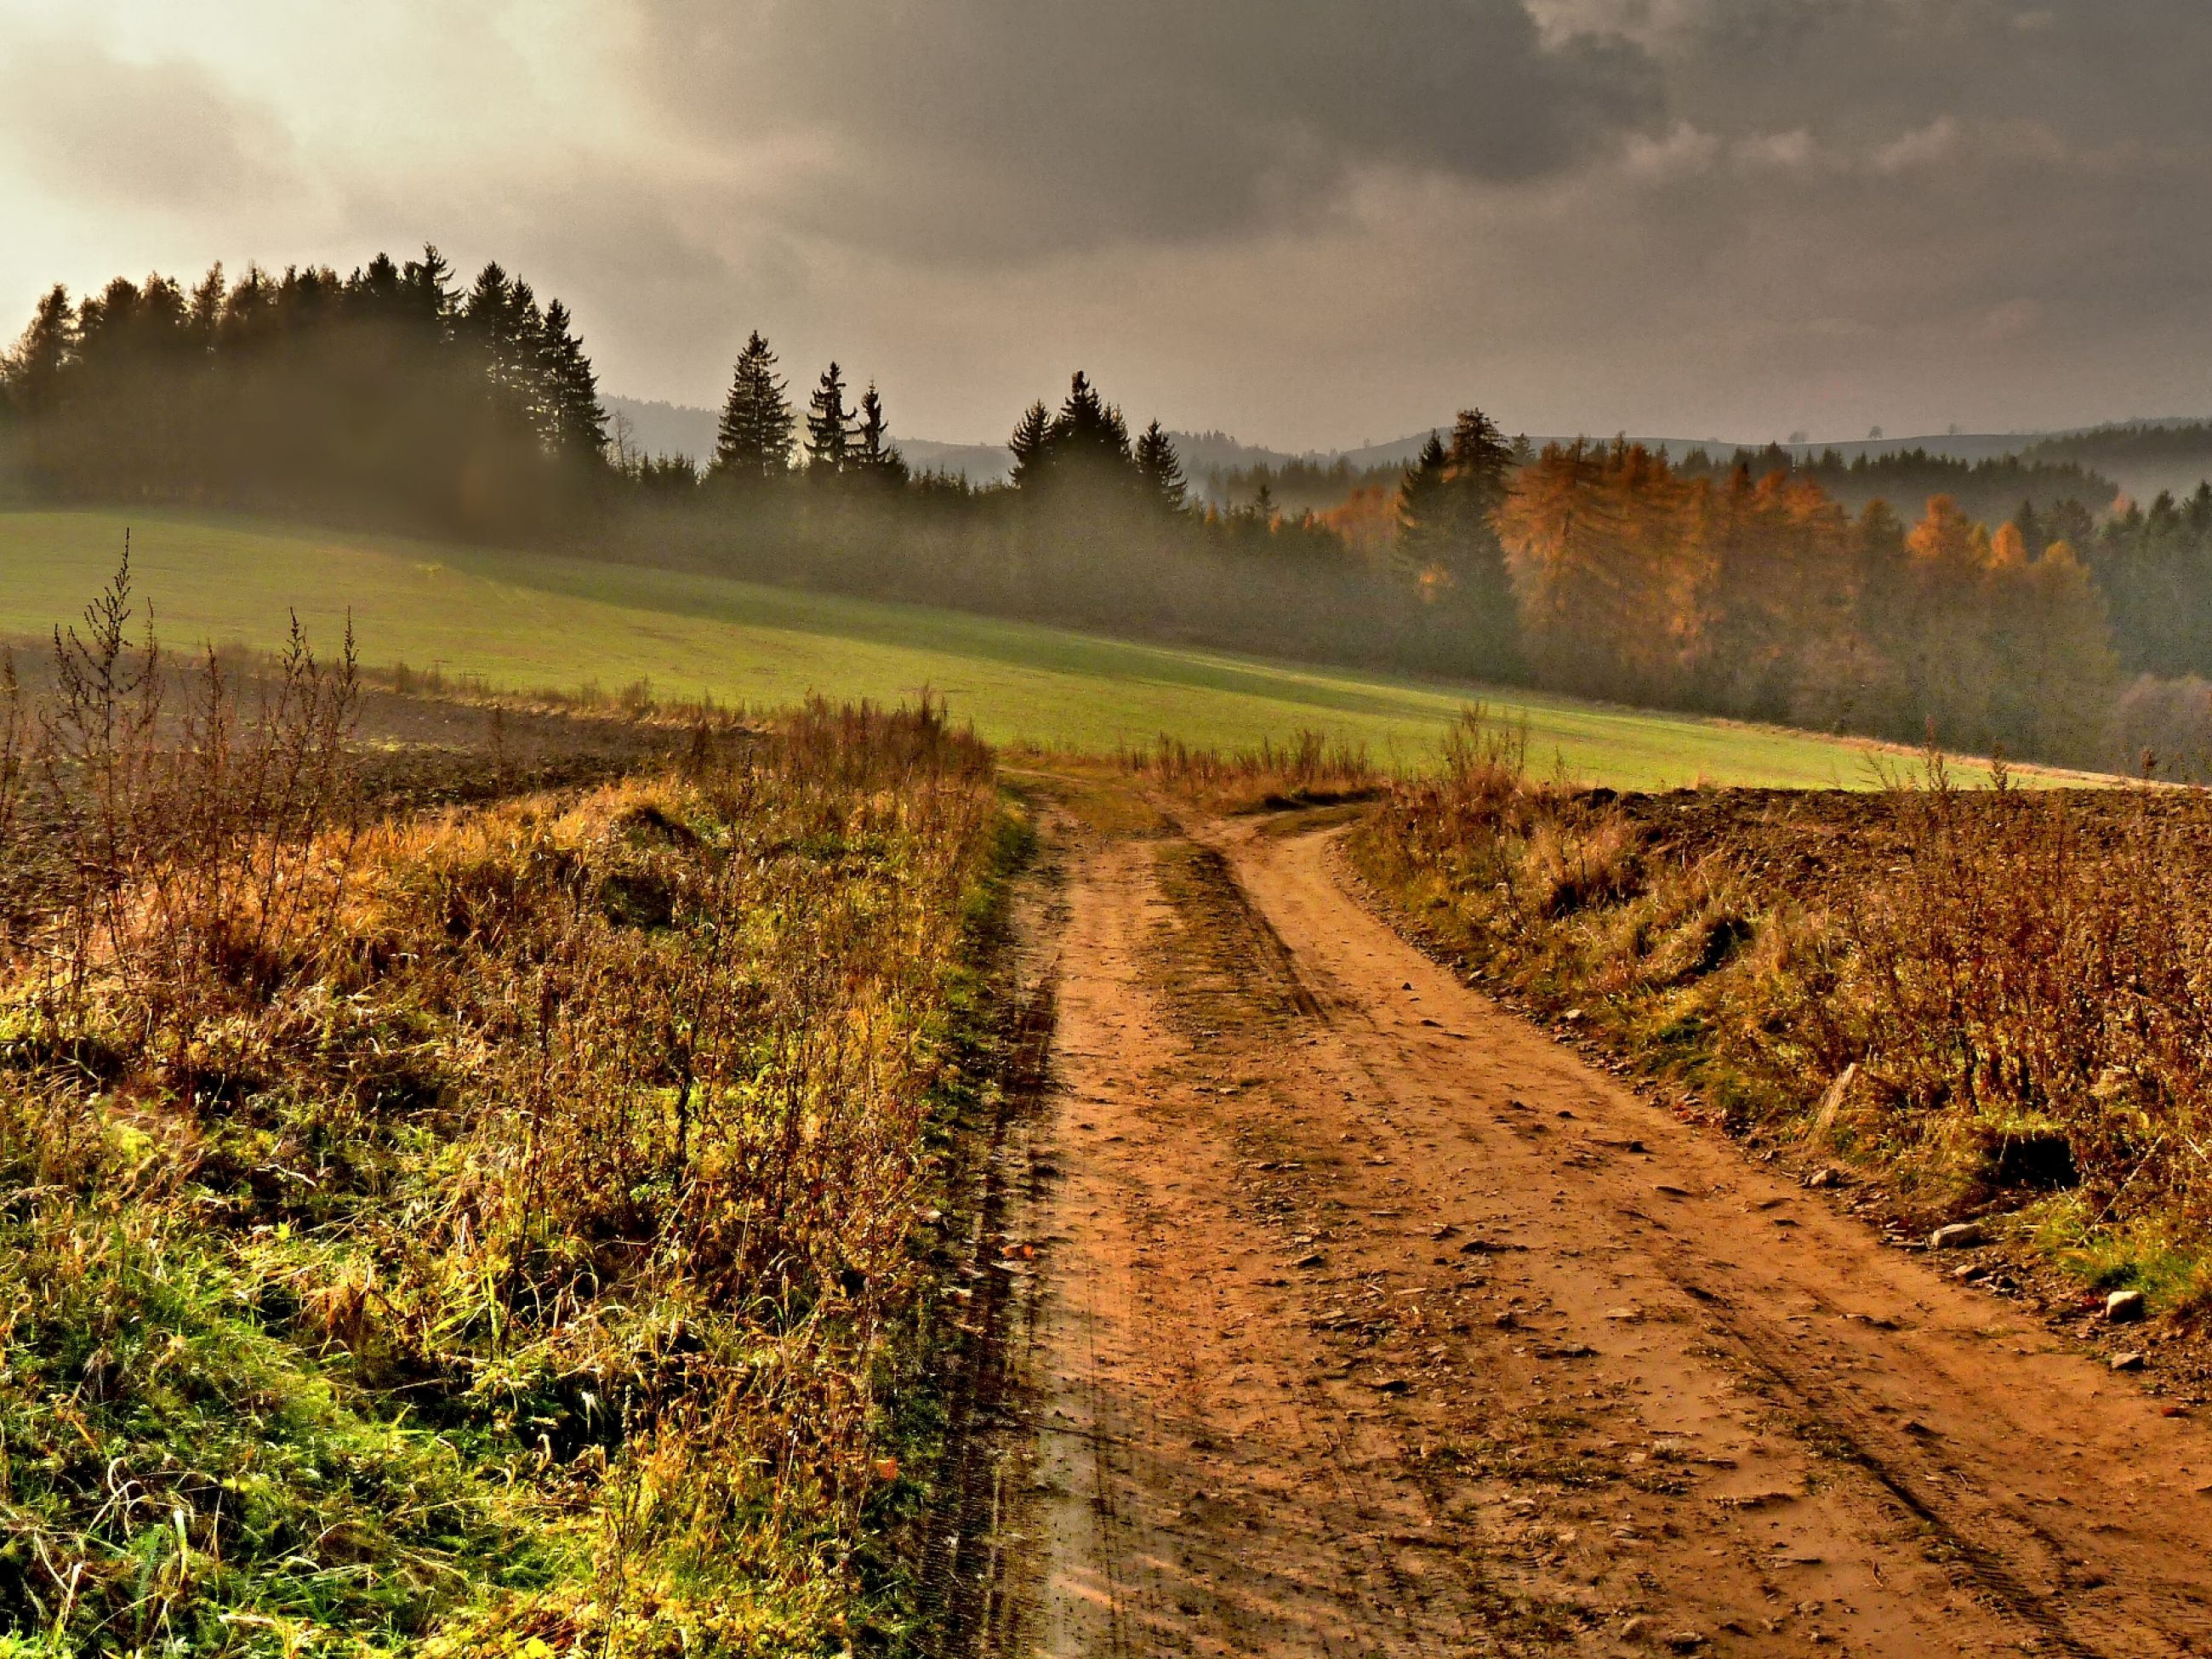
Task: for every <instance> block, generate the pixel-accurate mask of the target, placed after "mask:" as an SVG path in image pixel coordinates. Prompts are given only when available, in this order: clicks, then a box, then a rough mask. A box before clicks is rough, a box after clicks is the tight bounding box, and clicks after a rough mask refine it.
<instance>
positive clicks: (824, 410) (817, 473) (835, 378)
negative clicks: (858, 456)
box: [806, 362, 854, 478]
mask: <svg viewBox="0 0 2212 1659" xmlns="http://www.w3.org/2000/svg"><path fill="white" fill-rule="evenodd" d="M806 410H807V412H806V471H807V476H808V477H812V478H834V477H837V476H838V474H840V473H842V472H844V471H847V470H848V468H849V467H850V466H851V465H852V453H853V442H854V431H853V417H852V416H851V414H850V413H849V412H848V410H846V408H845V377H844V374H843V372H842V370H840V369H839V368H838V367H837V365H836V363H834V362H833V363H831V364H830V365H829V368H825V369H824V370H823V371H822V379H821V380H820V382H819V383H818V384H817V386H815V388H814V395H813V396H812V397H811V398H809V399H808V400H807V405H806Z"/></svg>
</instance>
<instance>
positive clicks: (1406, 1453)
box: [991, 820, 2212, 1656]
mask: <svg viewBox="0 0 2212 1659" xmlns="http://www.w3.org/2000/svg"><path fill="white" fill-rule="evenodd" d="M1295 828H1296V826H1294V825H1288V824H1285V823H1283V822H1282V821H1280V820H1277V821H1274V822H1273V823H1268V822H1264V821H1247V822H1243V823H1240V824H1237V825H1235V826H1228V825H1219V824H1216V825H1210V826H1202V827H1200V828H1199V829H1195V830H1193V831H1190V832H1188V833H1185V832H1180V831H1178V830H1176V829H1174V828H1172V827H1168V828H1164V829H1159V830H1156V831H1155V832H1154V833H1152V834H1151V835H1136V836H1130V835H1104V834H1097V833H1085V832H1083V831H1081V830H1080V829H1075V830H1072V831H1071V834H1072V835H1073V836H1074V840H1073V842H1072V843H1071V851H1070V853H1069V855H1068V864H1067V883H1066V891H1065V901H1066V902H1065V908H1064V915H1065V927H1064V933H1063V934H1062V937H1061V939H1060V945H1059V950H1060V963H1061V964H1062V966H1061V970H1060V990H1059V1009H1058V1025H1057V1033H1056V1036H1055V1038H1054V1048H1053V1060H1052V1068H1051V1084H1050V1087H1049V1089H1048V1094H1047V1097H1046V1100H1045V1103H1044V1107H1043V1110H1042V1115H1041V1117H1040V1119H1039V1121H1037V1122H1036V1124H1035V1125H1034V1127H1033V1129H1032V1132H1031V1141H1030V1146H1029V1147H1028V1149H1027V1152H1026V1156H1027V1158H1029V1160H1030V1169H1031V1170H1032V1172H1033V1173H1034V1175H1035V1176H1036V1180H1035V1181H1034V1182H1032V1183H1031V1184H1030V1192H1031V1194H1032V1195H1031V1197H1030V1201H1029V1203H1028V1205H1027V1207H1026V1209H1025V1210H1021V1211H1016V1212H1010V1214H1009V1217H1008V1218H1007V1220H1006V1227H1007V1229H1008V1232H1009V1237H1007V1238H1006V1241H1005V1243H1004V1244H1003V1246H1002V1249H1004V1250H1005V1251H1006V1252H1010V1253H1011V1255H1010V1257H1009V1259H1010V1261H1013V1262H1014V1263H1016V1264H1018V1265H1017V1266H1016V1267H1014V1268H1013V1269H1012V1271H1014V1272H1015V1273H1016V1274H1017V1276H1018V1279H1019V1280H1020V1283H1021V1285H1022V1286H1023V1289H1022V1291H1021V1293H1020V1295H1019V1296H1018V1298H1017V1300H1018V1303H1019V1304H1020V1309H1021V1316H1020V1317H1019V1318H1018V1319H1017V1320H1016V1321H1014V1322H1013V1330H1014V1335H1015V1340H1014V1345H1013V1346H1014V1349H1015V1352H1014V1353H1013V1355H1012V1359H1013V1369H1014V1372H1015V1376H1016V1379H1017V1386H1016V1387H1015V1389H1013V1391H1012V1399H1013V1401H1014V1403H1015V1406H1016V1407H1017V1409H1016V1411H1015V1413H1014V1420H1015V1423H1016V1426H1015V1427H1014V1429H1013V1430H1012V1432H1011V1433H1010V1436H1009V1437H1008V1442H1007V1450H1008V1457H1007V1462H1006V1478H1004V1479H1002V1480H1000V1483H999V1487H1000V1505H1001V1513H1000V1516H998V1518H997V1522H996V1534H995V1536H994V1551H993V1556H992V1559H994V1562H995V1564H996V1565H994V1567H993V1568H992V1569H991V1571H992V1572H993V1573H994V1575H995V1577H996V1580H997V1582H996V1583H995V1585H994V1607H995V1608H996V1610H997V1611H996V1613H995V1616H994V1619H993V1620H992V1621H991V1629H992V1632H993V1637H992V1643H991V1645H992V1646H993V1648H994V1650H999V1651H1004V1652H1006V1653H1010V1654H1011V1653H1019V1654H1024V1655H1030V1654H1035V1655H1052V1656H1074V1655H1086V1656H1087V1655H1109V1654H1111V1655H1118V1654H1131V1655H1134V1654H1146V1655H1150V1654H1178V1653H1192V1654H1243V1653H1252V1654H1261V1653H1264V1654H1269V1655H1298V1654H1308V1653H1311V1654H1329V1655H1346V1656H1366V1655H1391V1656H1395V1655H1401V1654H1406V1655H1415V1654H1419V1655H1427V1654H1460V1653H1557V1652H1577V1653H1580V1652H1589V1653H1601V1654H1610V1653H1636V1654H1640V1653H1653V1652H1669V1651H1672V1652H1700V1653H1708V1654H1726V1653H1740V1654H1799V1653H1807V1654H1810V1653H1857V1654H1863V1655H1878V1656H1891V1655H1917V1654H1930V1655H1949V1654H1981V1653H2015V1652H2036V1653H2068V1654H2100V1655H2105V1654H2110V1655H2120V1654H2128V1655H2147V1654H2170V1653H2185V1652H2191V1651H2197V1650H2202V1649H2203V1648H2207V1647H2212V1551H2208V1548H2207V1547H2208V1545H2212V1492H2208V1491H2207V1490H2206V1489H2207V1487H2208V1486H2212V1436H2208V1435H2207V1433H2206V1431H2204V1429H2203V1427H2201V1426H2200V1425H2197V1423H2195V1422H2192V1421H2191V1420H2188V1419H2185V1418H2179V1417H2174V1416H2168V1415H2166V1414H2163V1411H2162V1408H2161V1407H2160V1404H2159V1403H2158V1402H2157V1401H2154V1400H2152V1399H2150V1398H2148V1397H2147V1396H2146V1395H2143V1394H2142V1392H2141V1391H2140V1390H2139V1389H2137V1388H2136V1386H2135V1385H2134V1384H2133V1383H2131V1382H2130V1380H2129V1379H2127V1378H2125V1377H2124V1376H2114V1375H2112V1373H2111V1372H2109V1371H2107V1370H2105V1369H2104V1368H2102V1367H2101V1366H2100V1365H2098V1364H2096V1363H2095V1362H2094V1361H2093V1359H2091V1358H2087V1357H2085V1356H2084V1355H2082V1354H2081V1352H2078V1351H2075V1350H2073V1349H2071V1348H2070V1347H2069V1346H2067V1345H2065V1344H2063V1342H2062V1341H2061V1340H2058V1339H2056V1338H2054V1337H2053V1336H2052V1335H2051V1333H2049V1332H2048V1331H2047V1330H2046V1329H2045V1328H2043V1327H2041V1326H2039V1325H2037V1324H2035V1323H2033V1322H2031V1321H2029V1320H2028V1319H2027V1318H2026V1317H2025V1316H2021V1315H2019V1314H2016V1313H2015V1312H2013V1311H2012V1310H2009V1309H2008V1307H2007V1306H2005V1305H2004V1304H2002V1303H2000V1302H1998V1301H1997V1300H1996V1299H1995V1298H1992V1297H1987V1296H1984V1295H1982V1294H1978V1293H1977V1292H1975V1291H1972V1289H1971V1288H1969V1287H1966V1286H1964V1285H1959V1284H1956V1283H1954V1282H1953V1281H1952V1280H1951V1279H1949V1278H1948V1276H1947V1275H1946V1274H1945V1273H1943V1272H1942V1267H1943V1266H1944V1265H1945V1264H1942V1263H1941V1262H1939V1261H1935V1260H1933V1259H1931V1258H1928V1257H1924V1256H1919V1255H1909V1254H1907V1253H1905V1252H1901V1251H1898V1250H1895V1249H1887V1248H1884V1247H1883V1245H1882V1244H1881V1243H1880V1241H1879V1240H1878V1239H1877V1238H1876V1237H1875V1235H1874V1234H1873V1233H1872V1232H1871V1231H1869V1229H1868V1228H1866V1227H1865V1226H1864V1225H1862V1224H1861V1223H1859V1222H1857V1220H1855V1219H1853V1218H1850V1216H1848V1215H1846V1214H1844V1213H1843V1212H1842V1211H1841V1210H1840V1209H1839V1208H1838V1206H1835V1205H1834V1204H1832V1201H1831V1200H1829V1199H1828V1198H1827V1197H1826V1195H1824V1194H1815V1193H1812V1192H1808V1191H1806V1190H1804V1189H1802V1188H1800V1187H1798V1186H1797V1185H1796V1184H1795V1183H1794V1182H1791V1181H1790V1180H1788V1179H1787V1178H1785V1177H1784V1176H1782V1175H1780V1174H1779V1173H1778V1172H1775V1171H1772V1170H1768V1169H1767V1168H1765V1167H1764V1166H1762V1165H1760V1164H1757V1163H1755V1162H1753V1161H1751V1160H1750V1159H1748V1158H1747V1157H1746V1156H1745V1155H1744V1154H1743V1152H1741V1150H1739V1149H1738V1148H1736V1147H1735V1146H1731V1145H1729V1144H1728V1143H1727V1142H1725V1141H1724V1140H1722V1139H1719V1138H1717V1137H1716V1136H1714V1135H1711V1133H1708V1132H1705V1131H1702V1130H1699V1129H1698V1128H1695V1127H1692V1126H1689V1125H1686V1124H1684V1123H1682V1122H1680V1121H1676V1120H1675V1119H1674V1117H1673V1116H1671V1115H1668V1114H1667V1113H1666V1112H1664V1111H1662V1110H1660V1109H1656V1108H1655V1107H1654V1106H1652V1105H1651V1104H1650V1103H1647V1102H1645V1101H1643V1100H1641V1099H1639V1098H1638V1097H1637V1096H1635V1095H1634V1094H1632V1093H1631V1092H1629V1091H1626V1089H1624V1088H1622V1087H1621V1086H1620V1085H1618V1084H1616V1083H1615V1082H1614V1081H1613V1080H1612V1079H1608V1078H1607V1076H1606V1075H1604V1074H1603V1073H1600V1072H1598V1071H1595V1070H1593V1069H1592V1068H1591V1067H1589V1066H1587V1065H1586V1064H1584V1063H1583V1061H1581V1060H1579V1059H1578V1058H1577V1057H1576V1056H1575V1055H1574V1054H1572V1053H1571V1052H1570V1051H1568V1050H1566V1049H1565V1048H1561V1047H1560V1046H1559V1044H1557V1043H1555V1042H1553V1041H1552V1040H1551V1039H1550V1038H1548V1037H1547V1036H1544V1035H1543V1034H1542V1033H1541V1032H1539V1031H1537V1030H1534V1028H1532V1027H1530V1026H1528V1025H1527V1024H1524V1023H1522V1021H1520V1020H1519V1019H1517V1018H1515V1017H1513V1016H1512V1015H1510V1014H1509V1013H1507V1012H1504V1011H1503V1010H1501V1009H1499V1008H1498V1006H1495V1005H1494V1004H1492V1003H1491V1002H1489V1001H1488V1000H1486V999H1484V998H1483V997H1481V996H1480V995H1479V994H1475V993H1474V992H1472V991H1470V990H1469V989H1468V988H1467V987H1465V986H1464V985H1462V984H1461V983H1460V982H1458V981H1457V980H1456V979H1455V977H1454V976H1453V975H1451V974H1449V972H1448V971H1446V970H1445V969H1443V968H1441V967H1439V966H1437V964H1435V963H1431V961H1429V960H1428V959H1427V958H1425V957H1423V956H1422V955H1420V954H1419V952H1418V951H1414V950H1413V949H1412V948H1410V947H1409V946H1408V945H1406V944H1405V943H1404V942H1403V941H1402V940H1401V939H1400V938H1399V937H1398V936H1397V935H1396V934H1395V933H1393V932H1392V931H1391V930H1390V929H1389V928H1388V927H1385V926H1384V925H1383V923H1382V922H1380V921H1377V920H1376V918H1375V917H1374V916H1372V915H1370V914H1369V913H1368V911H1367V910H1366V909H1364V908H1363V907H1362V906H1361V904H1360V903H1359V902H1358V901H1357V899H1356V898H1355V897H1353V896H1352V894H1351V893H1350V891H1349V890H1347V887H1346V884H1345V883H1344V882H1343V881H1342V880H1341V879H1340V872H1339V870H1338V868H1337V863H1336V857H1335V854H1334V847H1333V839H1332V837H1331V836H1329V835H1328V834H1327V833H1305V834H1299V833H1287V834H1286V833H1281V832H1282V831H1284V830H1285V829H1295ZM1025 1250H1026V1251H1027V1252H1033V1253H1034V1259H1033V1260H1031V1259H1030V1256H1029V1255H1025V1254H1024V1251H1025Z"/></svg>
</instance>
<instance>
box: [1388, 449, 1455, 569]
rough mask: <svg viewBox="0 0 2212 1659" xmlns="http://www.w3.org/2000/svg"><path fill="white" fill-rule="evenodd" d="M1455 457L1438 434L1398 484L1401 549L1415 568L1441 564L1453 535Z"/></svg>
mask: <svg viewBox="0 0 2212 1659" xmlns="http://www.w3.org/2000/svg"><path fill="white" fill-rule="evenodd" d="M1450 473H1451V458H1450V456H1449V454H1448V453H1446V452H1445V450H1444V442H1443V439H1442V438H1441V437H1439V436H1438V435H1437V434H1435V433H1434V432H1431V433H1430V434H1429V441H1427V442H1426V443H1425V444H1423V445H1422V446H1421V450H1420V453H1419V454H1418V455H1416V456H1415V457H1414V458H1413V465H1411V466H1409V467H1407V469H1406V473H1405V476H1404V477H1403V478H1401V480H1400V481H1399V483H1398V550H1399V552H1400V554H1401V556H1403V557H1404V558H1405V559H1406V561H1407V562H1409V563H1411V564H1412V565H1413V568H1415V569H1417V570H1418V569H1421V568H1425V567H1426V566H1428V565H1430V564H1432V563H1435V562H1437V555H1438V550H1439V549H1440V548H1441V547H1442V546H1443V543H1444V541H1445V539H1446V538H1447V537H1448V536H1449V516H1450V507H1449V492H1450V489H1451V477H1450Z"/></svg>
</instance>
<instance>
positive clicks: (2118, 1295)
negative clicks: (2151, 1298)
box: [2105, 1291, 2150, 1325]
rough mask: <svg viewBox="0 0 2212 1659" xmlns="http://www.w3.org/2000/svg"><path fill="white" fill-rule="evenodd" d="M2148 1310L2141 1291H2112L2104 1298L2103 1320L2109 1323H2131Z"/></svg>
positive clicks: (2140, 1317)
mask: <svg viewBox="0 0 2212 1659" xmlns="http://www.w3.org/2000/svg"><path fill="white" fill-rule="evenodd" d="M2149 1311H2150V1310H2149V1309H2148V1307H2147V1306H2146V1305H2145V1304H2144V1303H2143V1293H2142V1291H2113V1292H2112V1294H2111V1295H2110V1296H2108V1297H2106V1298H2105V1322H2106V1323H2107V1324H2110V1325H2132V1324H2134V1323H2135V1322H2136V1321H2137V1320H2139V1319H2142V1317H2143V1316H2145V1315H2146V1314H2148V1312H2149Z"/></svg>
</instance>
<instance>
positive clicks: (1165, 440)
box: [1136, 421, 1189, 515]
mask: <svg viewBox="0 0 2212 1659" xmlns="http://www.w3.org/2000/svg"><path fill="white" fill-rule="evenodd" d="M1136 461H1137V476H1138V477H1139V478H1140V479H1142V480H1143V481H1144V486H1145V493H1146V496H1147V497H1148V498H1149V499H1150V500H1151V501H1152V502H1153V503H1154V504H1155V505H1157V506H1158V507H1159V508H1160V510H1161V511H1162V512H1164V513H1169V514H1170V515H1172V514H1175V513H1181V512H1182V510H1183V509H1184V507H1186V506H1187V505H1188V497H1189V486H1188V484H1187V483H1185V481H1184V479H1183V475H1182V459H1181V458H1180V457H1179V456H1177V455H1176V447H1175V441H1174V440H1173V439H1171V438H1170V437H1169V436H1168V435H1167V434H1166V432H1165V431H1164V430H1163V429H1162V428H1161V426H1160V423H1159V422H1158V421H1154V422H1152V424H1151V425H1149V426H1147V427H1146V428H1145V429H1144V431H1143V432H1142V433H1140V434H1139V435H1138V438H1137V449H1136Z"/></svg>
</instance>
